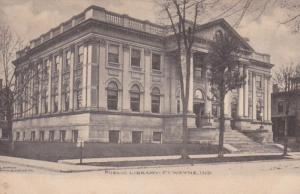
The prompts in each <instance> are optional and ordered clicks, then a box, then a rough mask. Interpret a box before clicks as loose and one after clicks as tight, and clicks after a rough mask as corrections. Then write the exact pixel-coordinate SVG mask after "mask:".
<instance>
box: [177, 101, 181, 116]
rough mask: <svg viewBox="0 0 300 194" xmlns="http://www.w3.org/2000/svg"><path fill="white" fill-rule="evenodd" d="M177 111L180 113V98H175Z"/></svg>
mask: <svg viewBox="0 0 300 194" xmlns="http://www.w3.org/2000/svg"><path fill="white" fill-rule="evenodd" d="M177 113H180V100H177Z"/></svg>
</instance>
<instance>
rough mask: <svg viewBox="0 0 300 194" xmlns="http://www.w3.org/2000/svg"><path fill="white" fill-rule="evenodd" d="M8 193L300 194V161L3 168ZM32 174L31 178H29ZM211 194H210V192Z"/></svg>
mask: <svg viewBox="0 0 300 194" xmlns="http://www.w3.org/2000/svg"><path fill="white" fill-rule="evenodd" d="M0 166H1V169H5V168H10V169H14V171H18V170H20V172H18V173H15V172H12V171H9V170H2V171H1V173H0V191H5V192H4V193H6V194H10V193H21V192H22V193H30V194H34V193H78V194H79V193H81V194H91V193H99V192H100V191H101V193H102V191H109V192H106V193H122V194H123V193H124V194H127V193H128V194H129V193H130V194H132V193H180V194H181V193H184V194H186V193H202V192H201V191H203V193H209V194H210V193H216V194H218V193H222V194H224V193H231V194H232V193H241V194H245V193H251V194H260V193H261V194H269V193H270V194H279V193H288V194H299V193H300V187H299V181H300V161H299V160H282V161H279V160H277V161H256V162H243V163H217V164H198V165H193V166H192V165H185V166H169V167H148V168H127V169H124V168H123V169H118V170H104V171H92V172H81V173H54V172H50V173H48V172H46V171H43V170H40V169H34V168H28V167H22V166H18V165H12V164H5V163H0ZM25 171H26V172H25ZM28 188H29V189H28ZM204 191H206V192H204Z"/></svg>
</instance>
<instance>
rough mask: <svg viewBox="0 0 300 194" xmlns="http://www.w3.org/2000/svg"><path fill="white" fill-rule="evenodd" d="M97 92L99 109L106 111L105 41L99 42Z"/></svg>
mask: <svg viewBox="0 0 300 194" xmlns="http://www.w3.org/2000/svg"><path fill="white" fill-rule="evenodd" d="M99 44H100V47H99V90H98V93H99V95H98V98H99V99H98V101H99V109H100V110H106V108H107V105H106V101H107V100H106V85H105V83H106V69H105V67H106V41H105V40H100V41H99Z"/></svg>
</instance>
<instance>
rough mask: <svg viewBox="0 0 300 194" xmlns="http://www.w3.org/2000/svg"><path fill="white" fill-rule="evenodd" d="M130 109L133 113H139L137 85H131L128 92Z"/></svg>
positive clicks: (138, 90)
mask: <svg viewBox="0 0 300 194" xmlns="http://www.w3.org/2000/svg"><path fill="white" fill-rule="evenodd" d="M130 108H131V111H133V112H139V111H140V89H139V87H138V86H137V85H133V86H132V88H131V90H130Z"/></svg>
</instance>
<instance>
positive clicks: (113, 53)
mask: <svg viewBox="0 0 300 194" xmlns="http://www.w3.org/2000/svg"><path fill="white" fill-rule="evenodd" d="M108 63H119V46H118V45H113V44H111V45H109V47H108Z"/></svg>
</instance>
